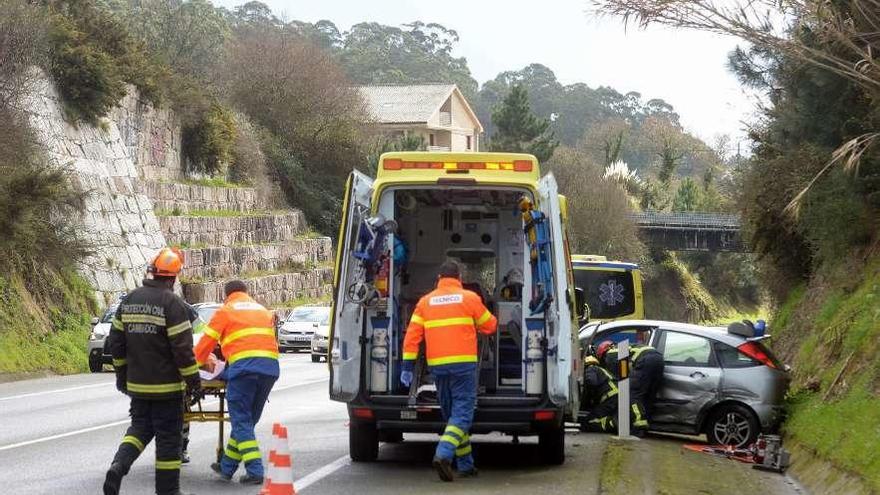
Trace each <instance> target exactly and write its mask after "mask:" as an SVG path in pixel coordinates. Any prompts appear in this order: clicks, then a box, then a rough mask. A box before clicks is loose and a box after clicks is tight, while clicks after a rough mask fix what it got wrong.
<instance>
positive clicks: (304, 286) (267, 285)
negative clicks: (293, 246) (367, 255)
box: [183, 268, 333, 306]
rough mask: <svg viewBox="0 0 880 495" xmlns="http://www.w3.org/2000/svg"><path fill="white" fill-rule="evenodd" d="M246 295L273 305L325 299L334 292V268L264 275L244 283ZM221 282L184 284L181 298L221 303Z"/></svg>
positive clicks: (194, 301) (264, 303)
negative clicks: (303, 299)
mask: <svg viewBox="0 0 880 495" xmlns="http://www.w3.org/2000/svg"><path fill="white" fill-rule="evenodd" d="M245 282H246V283H247V286H248V293H249V294H250V295H251V296H252V297H253V298H254V299H256V300H257V302H259V303H260V304H263V305H266V306H276V305H279V304H282V303H284V302H286V301H290V300H291V299H296V298H300V297H311V298H318V297H326V296H328V295H330V293H331V292H332V290H333V287H332V286H333V269H332V268H317V269H314V270H309V271H305V272H296V273H282V274H279V275H267V276H265V277H258V278H253V279H248V280H245ZM223 283H224V282H203V283H194V284H184V286H183V295H184V298H186V300H187V301H189V302H190V303H197V302H215V301H222V300H223Z"/></svg>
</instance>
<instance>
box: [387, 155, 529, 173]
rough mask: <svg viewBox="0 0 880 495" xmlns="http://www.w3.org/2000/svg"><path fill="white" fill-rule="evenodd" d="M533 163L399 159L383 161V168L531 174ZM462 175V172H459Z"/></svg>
mask: <svg viewBox="0 0 880 495" xmlns="http://www.w3.org/2000/svg"><path fill="white" fill-rule="evenodd" d="M532 166H533V165H532V162H531V161H530V160H514V161H512V162H412V161H403V160H400V159H398V158H389V159H387V160H383V162H382V168H383V169H384V170H409V169H417V170H422V169H428V170H446V171H447V172H448V173H456V172H452V171H453V170H456V171H458V170H500V171H505V172H511V171H512V172H531V171H532ZM458 173H461V172H458Z"/></svg>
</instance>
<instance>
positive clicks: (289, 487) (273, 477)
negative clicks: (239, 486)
mask: <svg viewBox="0 0 880 495" xmlns="http://www.w3.org/2000/svg"><path fill="white" fill-rule="evenodd" d="M269 448H270V450H269V469H267V470H266V479H265V481H264V483H263V489H262V490H260V493H259V495H296V489H295V488H294V487H293V469H292V466H293V463H292V459H291V456H290V445H289V444H288V443H287V427H286V426H283V425H282V424H280V423H275V424H274V425H272V442H271V443H270V447H269Z"/></svg>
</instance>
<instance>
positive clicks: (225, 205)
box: [143, 181, 265, 215]
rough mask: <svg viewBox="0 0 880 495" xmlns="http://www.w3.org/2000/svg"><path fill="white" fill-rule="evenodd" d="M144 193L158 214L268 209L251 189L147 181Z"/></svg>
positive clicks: (144, 185)
mask: <svg viewBox="0 0 880 495" xmlns="http://www.w3.org/2000/svg"><path fill="white" fill-rule="evenodd" d="M143 190H144V193H145V194H146V195H148V196H149V197H150V198H151V199H152V200H153V207H154V208H155V209H156V210H160V211H166V212H171V211H175V210H176V213H175V214H178V215H179V214H187V213H189V212H191V211H193V210H231V211H240V212H246V211H253V210H261V209H264V208H265V206H264V205H263V202H262V201H260V200H259V198H258V197H257V192H256V190H255V189H253V188H251V187H207V186H199V185H191V184H179V183H174V182H156V181H147V182H145V183H144V184H143Z"/></svg>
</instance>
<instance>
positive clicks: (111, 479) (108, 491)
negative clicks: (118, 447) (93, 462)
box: [104, 462, 124, 495]
mask: <svg viewBox="0 0 880 495" xmlns="http://www.w3.org/2000/svg"><path fill="white" fill-rule="evenodd" d="M123 472H124V470H123V469H122V466H120V465H119V464H117V463H115V462H114V463H113V464H111V465H110V469H108V470H107V476H105V477H104V495H119V488H120V486H122V477H123V476H124V474H123Z"/></svg>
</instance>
